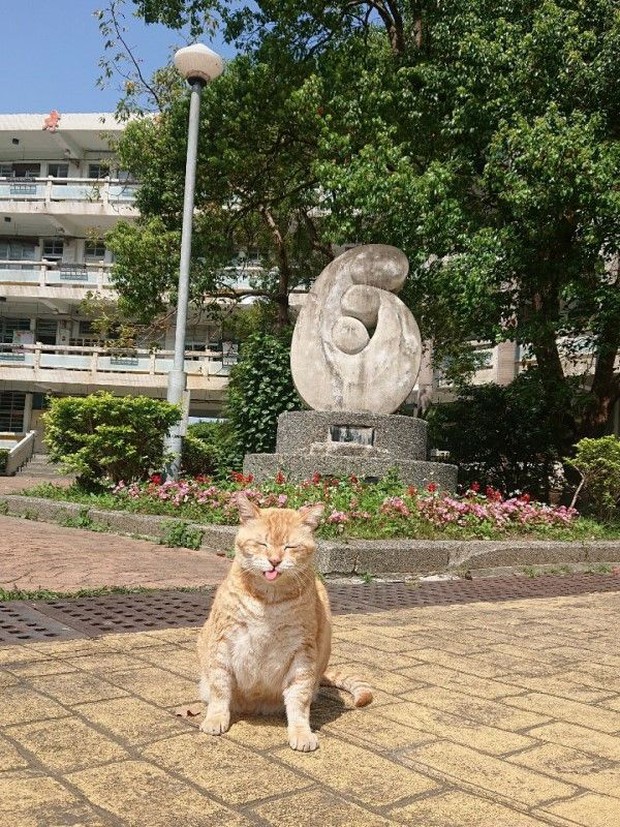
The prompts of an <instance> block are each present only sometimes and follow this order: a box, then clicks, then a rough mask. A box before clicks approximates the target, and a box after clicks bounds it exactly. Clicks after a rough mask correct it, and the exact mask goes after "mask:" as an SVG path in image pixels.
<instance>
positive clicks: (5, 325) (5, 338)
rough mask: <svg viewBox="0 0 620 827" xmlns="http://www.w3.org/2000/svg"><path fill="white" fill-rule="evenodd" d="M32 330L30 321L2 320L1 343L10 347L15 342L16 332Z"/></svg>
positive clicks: (0, 328) (0, 326)
mask: <svg viewBox="0 0 620 827" xmlns="http://www.w3.org/2000/svg"><path fill="white" fill-rule="evenodd" d="M19 330H30V319H12V318H6V319H0V342H2V344H5V345H7V344H8V345H10V344H12V343H13V342H14V341H15V338H16V337H15V332H16V331H19Z"/></svg>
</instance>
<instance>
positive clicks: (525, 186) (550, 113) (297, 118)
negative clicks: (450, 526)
mask: <svg viewBox="0 0 620 827" xmlns="http://www.w3.org/2000/svg"><path fill="white" fill-rule="evenodd" d="M134 5H135V7H136V9H137V10H138V12H139V13H142V14H144V15H145V18H146V19H147V20H149V21H159V22H167V23H168V24H169V25H170V24H172V25H176V22H175V21H177V20H185V21H187V20H191V21H192V23H193V24H194V25H196V26H199V25H200V22H199V21H200V19H202V18H201V15H202V16H204V15H205V14H206V15H213V14H215V15H216V16H218V17H219V19H220V21H221V24H222V25H223V26H224V31H225V33H226V36H227V37H228V38H229V39H231V40H235V42H237V44H238V45H239V46H240V47H242V48H243V49H245V51H246V54H247V56H246V57H244V58H243V59H242V60H241V61H240V62H239V67H240V69H239V71H240V73H241V76H242V77H243V76H244V75H243V67H244V66H245V67H247V70H250V69H251V70H252V71H251V72H250V73H249V74H247V75H246V77H247V78H248V79H249V78H250V77H251V78H252V81H253V84H257V85H258V89H259V90H261V88H262V90H263V94H262V96H261V95H259V96H258V99H259V100H260V101H261V102H262V103H263V105H267V108H268V110H269V113H270V115H273V114H274V113H275V121H276V123H277V124H278V128H277V129H276V130H275V131H274V132H272V129H271V127H270V126H269V125H268V124H266V123H265V121H264V120H263V121H260V120H258V121H257V120H253V121H251V123H252V125H253V126H254V127H255V128H256V127H258V125H259V124H260V125H262V127H263V129H262V130H261V129H258V130H257V131H256V132H255V133H254V134H256V135H258V136H260V138H261V140H255V142H254V143H255V144H257V145H258V148H259V149H262V148H265V147H267V146H268V147H269V150H270V151H271V153H272V155H271V156H270V155H269V152H267V153H265V152H262V151H257V154H256V160H257V161H258V165H257V167H256V168H260V169H265V168H266V167H265V165H264V164H265V160H266V159H267V158H274V159H275V160H276V163H277V159H278V157H279V155H280V146H281V143H280V142H283V144H284V147H285V149H286V150H288V151H290V152H293V151H294V152H295V153H300V154H298V155H292V156H291V157H290V158H287V157H286V152H285V153H284V155H283V164H282V166H281V167H280V166H278V167H277V168H278V170H279V171H280V172H281V179H280V180H282V178H283V177H285V176H286V169H287V167H288V165H289V164H290V161H291V159H294V158H296V159H298V160H300V161H301V165H302V167H303V170H304V172H305V173H306V174H305V175H304V177H303V184H304V187H302V190H301V191H302V192H303V193H304V196H307V195H308V194H310V193H312V192H314V193H320V194H321V201H320V204H317V203H316V202H314V203H313V204H312V206H311V207H310V209H309V210H307V213H309V214H310V215H312V214H313V213H314V212H316V210H317V208H318V207H320V209H321V213H322V221H321V238H322V240H326V239H327V240H333V241H339V242H344V241H365V242H369V241H381V242H389V243H392V244H395V245H397V246H399V247H401V248H402V249H403V250H404V251H405V252H406V253H407V255H408V256H409V259H410V262H411V264H412V274H411V279H410V283H409V288H408V296H407V300H408V302H409V304H410V306H411V307H412V309H413V310H414V312H415V314H416V316H417V317H418V319H419V321H420V323H421V328H422V332H423V334H424V335H425V336H427V337H432V338H433V340H434V344H435V351H436V357H437V360H438V361H442V360H444V359H445V357H446V356H451V355H452V356H453V355H454V354H459V353H461V352H462V351H463V349H464V343H465V342H466V341H467V340H470V339H482V340H489V341H491V342H492V343H497V342H499V341H502V340H506V339H511V340H512V339H514V340H516V341H518V342H519V343H520V344H522V345H523V349H524V356H525V358H530V357H532V358H535V360H536V364H537V368H538V371H539V374H540V378H541V381H542V382H543V384H544V387H545V389H546V390H545V393H546V395H547V396H549V397H551V395H552V394H553V392H554V389H557V388H558V387H562V388H564V389H566V388H567V387H568V385H569V384H570V377H569V374H571V373H578V374H579V373H580V372H581V373H582V374H583V376H582V388H583V389H584V390H585V391H586V394H587V404H584V405H583V406H582V407H581V409H580V410H579V412H578V414H576V415H575V416H573V415H572V414H571V418H572V420H573V421H572V423H571V422H567V423H564V424H563V425H562V427H565V426H571V427H572V428H573V431H574V435H575V437H576V436H578V435H585V434H595V433H597V432H599V431H600V430H601V429H603V428H604V427H605V423H606V421H607V419H608V416H609V413H610V410H611V408H612V406H613V404H614V402H615V401H616V400H617V399H618V396H619V395H620V381H619V376H618V372H617V371H616V368H615V362H616V357H617V353H618V347H619V345H620V284H619V281H618V279H619V268H618V258H617V254H618V249H619V246H620V237H619V236H620V191H619V188H618V184H617V170H618V168H620V139H619V132H620V127H619V124H620V65H619V64H618V61H617V59H616V55H617V54H618V51H619V48H620V9H619V8H618V4H617V2H615V0H591V1H590V2H585V0H533V2H532V0H527V2H526V0H516V2H515V0H455V2H451V3H439V2H437V0H418V2H416V3H413V4H412V3H405V2H403V1H402V0H362V1H361V2H349V0H346V2H345V0H338V1H337V2H335V3H331V4H324V3H319V2H318V0H277V1H276V0H262V2H260V3H258V4H256V5H254V4H249V3H248V4H240V5H239V4H235V6H234V7H233V6H232V5H228V4H224V3H211V2H208V0H148V1H147V0H135V2H134ZM244 61H245V63H244ZM258 67H260V71H259V70H258ZM234 77H235V72H234V71H233V72H232V73H231V78H230V82H231V84H232V83H233V78H234ZM261 77H262V78H263V83H262V84H261V83H260V78H261ZM236 82H237V83H238V82H239V81H238V80H237V81H236ZM227 88H229V87H227ZM236 88H237V89H239V88H241V89H243V88H244V87H243V85H242V86H241V87H236ZM246 88H248V89H249V88H252V90H254V89H256V88H257V87H256V86H255V85H252V86H251V87H250V86H248V87H246ZM216 89H217V85H216V84H214V85H213V88H212V90H211V89H210V90H209V91H210V94H212V95H213V96H214V98H213V99H214V100H215V96H216V95H217V94H218V93H217V92H216ZM222 89H224V87H222ZM267 89H268V95H266V94H265V92H266V90H267ZM239 99H240V100H241V105H240V107H239V108H238V109H236V110H234V111H235V117H236V118H238V120H236V121H235V119H234V118H233V123H236V124H238V125H240V124H244V125H245V127H246V128H247V125H248V124H249V123H250V121H248V118H249V115H248V114H247V110H248V109H250V110H251V109H252V108H253V107H252V105H251V104H253V101H254V98H253V96H252V95H250V96H248V97H243V96H240V97H239ZM272 102H273V104H274V106H273V107H270V106H268V104H270V103H272ZM293 102H294V104H293ZM282 112H283V113H284V117H280V113H282ZM212 116H213V117H214V118H215V120H214V121H213V123H214V124H215V123H216V122H217V123H218V125H221V126H222V127H225V124H224V122H222V121H219V122H218V120H217V113H216V112H213V113H212ZM228 117H229V114H227V115H226V118H228ZM290 127H292V128H290ZM274 134H275V135H278V136H279V140H272V141H270V142H264V141H263V140H262V138H263V136H264V135H267V136H268V135H274ZM308 136H309V138H308ZM222 137H223V139H224V140H223V141H222V143H221V144H220V145H219V146H220V148H221V150H222V152H224V153H225V154H226V153H227V152H231V153H232V156H235V154H236V149H232V150H231V145H230V143H228V142H229V141H237V140H239V139H243V129H236V130H232V131H228V130H227V129H226V128H224V130H223V133H222ZM286 138H291V140H292V143H288V142H287V141H286ZM304 139H305V143H304ZM216 140H217V139H216ZM241 145H242V146H244V147H246V148H247V149H248V150H249V152H248V154H247V155H246V157H245V161H246V162H247V163H246V164H245V165H242V168H243V169H244V170H248V169H251V168H252V160H251V157H252V153H253V152H254V150H255V149H256V147H254V148H253V147H252V146H248V142H247V141H245V142H244V141H243V140H242V141H241ZM303 146H305V148H306V151H305V152H301V147H303ZM293 148H294V149H293ZM204 160H205V161H208V163H210V164H212V165H213V169H215V170H216V171H217V170H220V171H222V172H224V170H225V169H226V170H227V172H230V171H231V168H230V167H229V166H228V167H227V166H226V164H224V163H222V162H220V161H218V160H217V159H216V157H215V156H214V155H207V156H204ZM236 160H237V161H238V159H236ZM261 163H262V166H261ZM206 168H207V167H205V169H206ZM292 169H294V170H298V169H299V167H296V166H295V164H293V165H292ZM245 180H247V178H246V179H245ZM292 181H293V182H295V181H297V182H299V183H300V184H301V181H300V179H299V178H297V179H296V178H295V176H293V179H292ZM306 185H307V186H308V189H305V186H306ZM228 192H229V193H230V192H233V190H228ZM287 192H288V194H290V193H291V190H290V189H288V190H287ZM234 193H235V195H236V197H242V198H243V202H244V203H245V199H246V196H247V191H246V190H245V189H243V188H241V187H237V188H236V189H235V190H234ZM254 203H257V202H256V201H255V202H254ZM280 203H284V202H280ZM287 206H288V210H289V214H290V205H287ZM305 206H306V207H307V202H305ZM252 214H254V213H252ZM244 215H247V213H246V214H244ZM299 226H302V225H301V224H300V225H299ZM586 362H587V363H588V370H587V371H583V365H584V364H585V363H586ZM567 364H568V365H570V367H569V368H567ZM590 368H591V369H590ZM588 375H589V376H591V377H592V378H591V381H590V380H587V379H586V376H588ZM562 392H563V391H562Z"/></svg>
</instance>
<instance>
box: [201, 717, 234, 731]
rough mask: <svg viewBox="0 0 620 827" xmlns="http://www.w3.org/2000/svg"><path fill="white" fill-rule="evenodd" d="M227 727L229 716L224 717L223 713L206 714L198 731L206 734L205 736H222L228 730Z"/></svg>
mask: <svg viewBox="0 0 620 827" xmlns="http://www.w3.org/2000/svg"><path fill="white" fill-rule="evenodd" d="M229 726H230V715H226V714H224V713H223V712H221V713H215V714H214V715H209V714H208V713H207V717H206V718H205V719H204V721H203V722H202V723H201V724H200V729H201V731H202V732H206V733H207V735H222V734H223V733H224V732H226V731H227V730H228V727H229Z"/></svg>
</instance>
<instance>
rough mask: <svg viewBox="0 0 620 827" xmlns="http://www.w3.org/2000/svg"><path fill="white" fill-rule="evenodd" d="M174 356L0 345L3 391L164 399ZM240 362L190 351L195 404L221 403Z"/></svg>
mask: <svg viewBox="0 0 620 827" xmlns="http://www.w3.org/2000/svg"><path fill="white" fill-rule="evenodd" d="M172 361H173V353H172V352H171V351H148V350H141V349H136V350H131V351H129V350H118V351H116V350H111V349H109V348H103V347H73V346H64V345H62V346H61V345H41V344H39V343H37V344H33V345H30V344H0V390H13V391H27V392H35V393H64V394H88V393H94V392H96V391H97V390H109V391H111V392H113V393H118V394H123V393H141V394H145V395H147V396H154V397H158V398H165V396H166V389H167V385H168V374H169V372H170V370H171V369H172ZM234 361H235V359H234V357H233V358H226V357H223V356H222V354H221V353H220V354H217V353H209V352H208V353H204V352H192V351H188V352H187V353H186V354H185V372H186V374H187V386H188V389H189V391H190V395H191V398H192V400H194V401H196V402H198V401H222V400H223V399H224V396H225V393H226V388H227V387H228V375H229V372H230V367H231V365H232V364H233V363H234Z"/></svg>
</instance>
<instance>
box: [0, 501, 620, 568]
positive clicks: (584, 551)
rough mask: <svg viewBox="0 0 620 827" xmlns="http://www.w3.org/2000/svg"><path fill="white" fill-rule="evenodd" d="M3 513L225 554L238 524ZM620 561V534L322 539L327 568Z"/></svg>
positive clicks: (47, 505)
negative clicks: (180, 539)
mask: <svg viewBox="0 0 620 827" xmlns="http://www.w3.org/2000/svg"><path fill="white" fill-rule="evenodd" d="M0 513H4V514H10V515H12V516H17V517H25V518H27V519H31V520H41V521H43V522H54V523H60V524H61V525H63V524H64V525H68V526H72V527H78V528H87V529H88V528H93V527H99V528H101V529H102V530H105V531H110V532H112V533H113V534H131V535H138V536H141V537H147V538H149V539H152V540H154V541H155V542H163V541H164V540H165V538H166V534H167V533H168V532H169V530H170V524H171V523H177V524H178V523H187V525H188V527H189V528H190V529H193V530H195V531H196V532H200V534H201V543H200V548H201V549H203V550H204V551H212V552H213V553H217V554H219V555H221V554H222V553H227V552H229V551H231V550H232V548H233V543H234V537H235V533H236V531H237V529H236V527H235V526H223V525H209V524H208V525H202V524H199V523H192V522H189V521H187V520H182V519H178V518H174V517H171V516H166V517H160V516H151V515H148V514H130V513H127V512H123V511H103V510H101V509H97V508H89V507H88V506H85V505H82V504H80V503H70V502H63V501H56V500H48V499H45V498H41V497H25V496H21V495H19V494H8V495H7V494H5V495H3V496H1V497H0ZM609 562H620V540H589V541H582V542H574V543H568V542H562V541H557V540H553V541H552V540H342V541H341V542H337V541H333V540H319V543H318V551H317V568H318V570H319V571H320V572H321V573H322V574H341V575H350V574H373V575H380V574H387V573H389V574H395V573H403V574H404V573H407V574H429V573H433V572H442V571H443V572H445V571H448V572H449V571H463V570H468V569H472V570H477V569H481V568H496V567H501V566H509V567H514V566H536V565H546V564H569V563H609Z"/></svg>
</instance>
